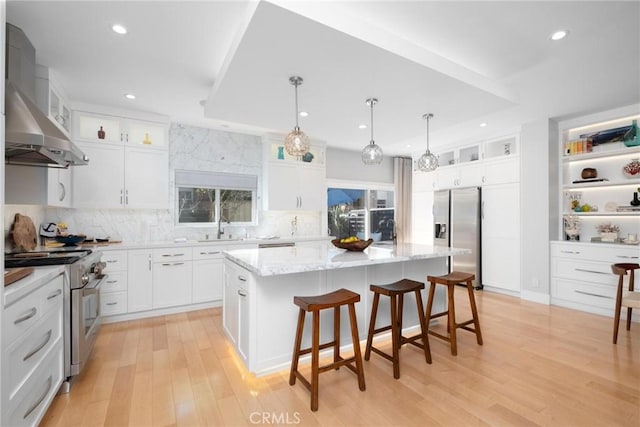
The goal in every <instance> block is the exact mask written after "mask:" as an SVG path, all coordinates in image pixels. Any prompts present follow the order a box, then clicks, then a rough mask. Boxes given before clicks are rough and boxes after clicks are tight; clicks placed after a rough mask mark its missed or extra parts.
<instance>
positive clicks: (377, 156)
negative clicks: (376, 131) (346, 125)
mask: <svg viewBox="0 0 640 427" xmlns="http://www.w3.org/2000/svg"><path fill="white" fill-rule="evenodd" d="M366 102H367V105H368V106H370V107H371V141H370V142H369V145H367V146H366V147H364V148H363V149H362V162H363V163H364V164H365V165H379V164H380V163H381V162H382V148H380V146H379V145H376V143H375V141H374V140H373V106H374V105H376V104H377V103H378V100H377V99H376V98H369V99H367V101H366Z"/></svg>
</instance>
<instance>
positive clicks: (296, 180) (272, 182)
mask: <svg viewBox="0 0 640 427" xmlns="http://www.w3.org/2000/svg"><path fill="white" fill-rule="evenodd" d="M283 141H284V136H283V137H282V138H279V137H274V136H266V137H265V139H264V142H263V159H264V166H263V171H264V172H263V174H264V175H263V176H264V189H265V194H263V204H264V209H265V210H287V211H288V210H313V211H319V210H323V209H325V208H326V204H327V203H326V192H327V185H326V166H325V162H324V144H323V143H321V142H312V144H311V149H310V153H311V155H312V157H313V158H312V160H311V161H310V162H306V161H303V160H302V159H300V158H295V157H292V156H289V155H288V154H286V150H285V149H284V145H283V144H284V143H283Z"/></svg>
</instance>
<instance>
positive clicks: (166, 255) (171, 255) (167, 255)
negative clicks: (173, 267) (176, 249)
mask: <svg viewBox="0 0 640 427" xmlns="http://www.w3.org/2000/svg"><path fill="white" fill-rule="evenodd" d="M162 256H164V257H174V256H184V254H162Z"/></svg>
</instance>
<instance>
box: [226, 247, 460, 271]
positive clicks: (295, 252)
mask: <svg viewBox="0 0 640 427" xmlns="http://www.w3.org/2000/svg"><path fill="white" fill-rule="evenodd" d="M470 252H471V251H470V250H469V249H459V248H446V247H439V246H426V245H418V244H412V243H403V244H398V245H375V244H374V245H371V246H369V247H368V248H367V249H365V250H364V252H349V251H346V250H344V249H338V248H336V247H335V246H333V245H332V244H331V242H318V243H315V244H311V243H309V244H307V245H304V246H295V247H283V248H268V249H237V250H227V251H224V255H225V257H226V258H227V259H228V260H231V261H233V262H235V263H236V264H238V265H240V266H242V267H244V268H246V269H247V270H249V271H250V272H252V273H254V274H256V275H258V276H276V275H282V274H292V273H303V272H308V271H321V270H332V269H338V268H349V267H360V266H368V265H374V264H384V263H393V262H405V261H412V260H420V259H429V258H440V257H448V256H453V255H461V254H467V253H470Z"/></svg>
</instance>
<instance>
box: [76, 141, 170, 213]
mask: <svg viewBox="0 0 640 427" xmlns="http://www.w3.org/2000/svg"><path fill="white" fill-rule="evenodd" d="M77 145H78V147H79V148H80V149H81V150H82V151H83V152H84V153H85V154H87V155H88V156H89V164H88V165H86V166H78V167H76V169H74V173H73V206H74V207H76V208H112V209H113V208H148V209H167V207H168V200H169V175H168V167H169V160H168V153H167V152H166V151H159V150H155V151H152V150H141V149H139V148H129V147H122V146H119V145H109V144H94V143H86V142H79V143H78V144H77Z"/></svg>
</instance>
